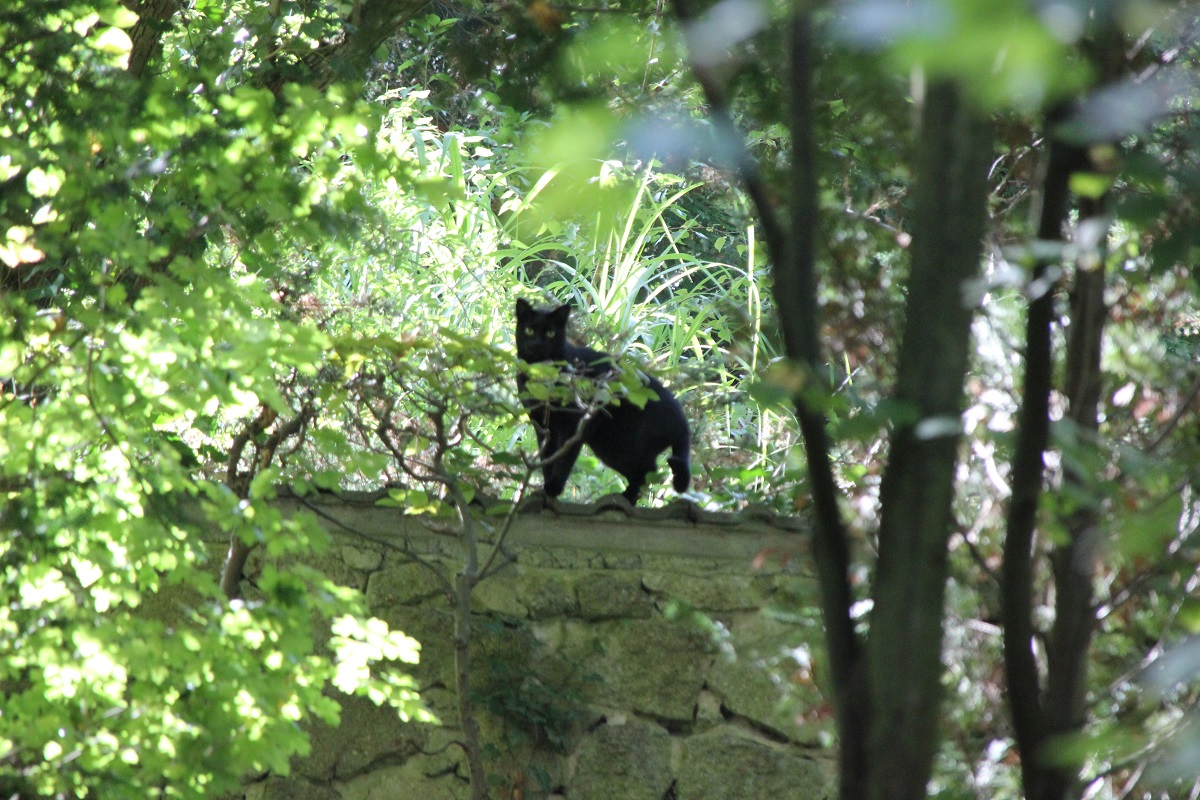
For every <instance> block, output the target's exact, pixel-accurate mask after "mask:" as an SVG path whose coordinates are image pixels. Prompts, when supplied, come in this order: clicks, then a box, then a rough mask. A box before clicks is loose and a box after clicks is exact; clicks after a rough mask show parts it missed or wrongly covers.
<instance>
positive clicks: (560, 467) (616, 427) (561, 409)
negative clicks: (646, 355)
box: [517, 300, 691, 503]
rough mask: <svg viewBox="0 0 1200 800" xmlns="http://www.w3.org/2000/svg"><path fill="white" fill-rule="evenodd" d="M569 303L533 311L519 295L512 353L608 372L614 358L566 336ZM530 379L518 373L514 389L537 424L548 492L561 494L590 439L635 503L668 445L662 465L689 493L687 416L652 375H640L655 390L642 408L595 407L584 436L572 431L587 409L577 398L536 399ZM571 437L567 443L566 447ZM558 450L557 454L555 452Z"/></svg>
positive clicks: (589, 373)
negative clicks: (531, 394)
mask: <svg viewBox="0 0 1200 800" xmlns="http://www.w3.org/2000/svg"><path fill="white" fill-rule="evenodd" d="M570 313H571V306H570V305H569V304H568V305H562V306H558V307H557V308H552V309H549V310H538V309H536V308H534V307H533V306H531V305H530V304H529V303H527V302H525V301H524V300H518V301H517V356H518V357H519V358H521V359H522V360H524V361H526V362H528V363H534V362H537V361H565V362H566V363H567V368H568V370H570V371H573V372H575V373H577V374H579V375H581V376H584V377H586V378H606V377H612V376H613V375H614V373H615V372H616V371H617V367H616V363H615V361H614V360H613V357H612V356H610V355H608V354H607V353H600V352H597V351H596V350H592V349H591V348H589V347H579V346H577V345H573V344H569V343H568V342H567V317H568V316H569V315H570ZM528 383H529V379H528V378H527V377H526V375H525V373H524V372H522V373H520V374H518V375H517V388H518V389H519V390H520V392H521V396H522V403H523V404H524V406H525V410H526V411H528V412H529V419H530V420H531V421H532V422H533V426H534V429H535V430H537V437H538V449H539V452H540V454H541V458H542V462H543V463H542V476H543V478H544V484H545V490H546V494H548V495H550V496H551V497H558V496H559V495H560V494H562V490H563V487H565V486H566V483H567V476H568V475H570V474H571V468H572V467H574V466H575V459H577V458H579V450H580V448H581V447H582V446H583V445H584V444H587V446H588V447H590V448H592V452H594V453H595V454H596V455H597V457H599V459H600V460H601V461H602V462H604V463H605V464H606V465H608V466H609V467H611V468H612V469H614V470H616V471H617V472H619V473H621V474H622V475H623V476H625V480H627V481H629V486H628V487H626V489H625V491H624V492H622V494H624V495H625V499H627V500H628V501H629V502H630V503H636V502H637V500H638V497H639V496H640V495H641V492H642V487H643V486H645V484H646V475H647V474H648V473H650V472H653V471H654V469H655V462H656V461H657V460H658V454H659V453H661V452H662V451H663V450H666V449H667V448H668V447H669V448H671V455H670V456H668V457H667V463H668V464H669V465H670V467H671V472H672V473H674V476H675V479H674V481H673V483H674V486H675V491H677V492H686V491H687V490H688V485H689V483H690V481H691V474H690V472H689V471H688V450H689V447H690V439H689V437H688V425H687V420H686V419H685V418H684V416H683V407H682V406H680V405H679V401H678V400H676V399H675V395H673V394H671V392H670V391H669V390H668V389H667V388H666V387H665V386H663V385H662V384H661V383H659V382H658V381H657V380H655V379H654V378H652V377H649V376H644V377H643V384H644V385H645V386H646V387H648V388H649V389H651V390H653V392H654V393H655V394H656V395H657V396H658V397H657V399H653V398H652V399H650V400H648V401H647V402H646V405H645V406H644V407H642V408H638V407H637V406H636V405H634V404H633V403H632V402H630V401H629V400H626V399H623V400H621V401H620V402H619V403H609V404H607V405H605V406H603V407H601V408H599V409H597V410H596V411H595V412H594V414H593V415H592V416H591V418H590V419H588V420H587V421H586V423H585V424H584V429H583V434H582V436H578V437H576V433H577V432H578V431H579V424H580V422H581V421H583V419H584V414H585V410H584V408H583V407H582V406H581V405H580V404H579V403H578V402H571V403H567V402H565V401H563V400H555V399H554V398H553V396H552V397H551V399H550V400H545V401H543V400H537V399H534V398H531V397H529V395H528V393H527V392H526V386H528ZM572 438H574V439H575V441H574V442H573V443H571V444H570V445H569V446H566V448H565V450H564V446H565V445H566V444H567V442H569V441H570V440H571V439H572ZM560 450H562V451H563V452H562V453H561V454H559V455H558V456H557V457H554V456H555V454H556V453H559V451H560Z"/></svg>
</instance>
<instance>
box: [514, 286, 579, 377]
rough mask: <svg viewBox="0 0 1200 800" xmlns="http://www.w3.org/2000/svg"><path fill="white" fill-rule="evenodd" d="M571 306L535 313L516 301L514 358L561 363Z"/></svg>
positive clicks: (523, 301) (526, 304)
mask: <svg viewBox="0 0 1200 800" xmlns="http://www.w3.org/2000/svg"><path fill="white" fill-rule="evenodd" d="M570 315H571V305H570V303H567V304H565V305H561V306H558V307H556V308H550V309H538V308H534V307H533V306H531V305H530V304H529V303H527V302H526V301H525V300H517V357H518V358H520V359H522V360H524V361H528V362H530V363H532V362H534V361H562V360H563V359H564V356H563V352H564V350H563V348H565V347H566V344H567V317H568V316H570Z"/></svg>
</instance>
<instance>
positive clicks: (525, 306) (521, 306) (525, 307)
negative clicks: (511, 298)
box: [517, 297, 533, 319]
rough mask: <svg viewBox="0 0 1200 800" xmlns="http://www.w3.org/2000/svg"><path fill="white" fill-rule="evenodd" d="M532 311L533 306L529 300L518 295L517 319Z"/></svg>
mask: <svg viewBox="0 0 1200 800" xmlns="http://www.w3.org/2000/svg"><path fill="white" fill-rule="evenodd" d="M532 313H533V306H531V305H529V302H528V301H527V300H526V299H525V298H523V297H518V298H517V319H521V318H523V317H527V316H529V315H530V314H532Z"/></svg>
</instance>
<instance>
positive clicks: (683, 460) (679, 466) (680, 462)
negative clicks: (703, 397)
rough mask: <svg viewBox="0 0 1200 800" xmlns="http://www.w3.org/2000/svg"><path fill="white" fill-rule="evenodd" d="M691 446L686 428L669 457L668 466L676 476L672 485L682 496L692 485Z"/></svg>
mask: <svg viewBox="0 0 1200 800" xmlns="http://www.w3.org/2000/svg"><path fill="white" fill-rule="evenodd" d="M691 446H692V442H691V439H690V437H689V436H688V430H687V428H686V427H684V429H683V430H682V431H680V433H679V436H678V437H676V439H675V442H674V443H673V444H672V445H671V455H669V456H667V466H669V467H670V468H671V473H672V474H673V475H674V476H675V479H674V481H672V485H673V486H674V487H675V491H677V492H679V493H680V494H683V493H684V492H686V491H687V490H688V488H689V487H690V486H691V484H692V472H691V469H689V467H688V451H689V450H690V449H691Z"/></svg>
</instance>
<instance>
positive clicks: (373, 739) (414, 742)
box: [292, 693, 429, 780]
mask: <svg viewBox="0 0 1200 800" xmlns="http://www.w3.org/2000/svg"><path fill="white" fill-rule="evenodd" d="M337 700H338V702H339V703H341V706H342V720H341V724H340V725H338V726H336V727H334V726H331V725H326V724H324V723H322V722H318V723H315V724H313V726H312V727H311V729H310V730H311V734H310V735H311V737H312V753H311V755H309V756H308V757H307V758H303V759H293V762H292V769H293V770H294V772H295V774H296V775H298V776H300V777H304V778H310V779H313V780H329V779H331V778H346V777H351V776H354V775H357V774H359V773H361V772H363V771H364V770H366V769H367V768H369V767H370V766H371V765H372V764H374V763H376V762H379V761H383V760H389V761H392V762H394V761H396V760H399V759H405V758H409V757H411V756H412V755H413V754H415V753H417V752H420V751H421V750H424V749H426V748H425V742H426V741H427V740H428V738H429V726H425V725H408V724H404V723H403V722H402V721H401V720H400V717H399V716H398V715H397V714H396V710H395V709H393V708H390V707H388V706H377V705H375V704H374V703H372V702H371V701H370V700H368V699H366V698H364V697H358V696H356V695H345V694H341V693H338V694H337Z"/></svg>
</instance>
